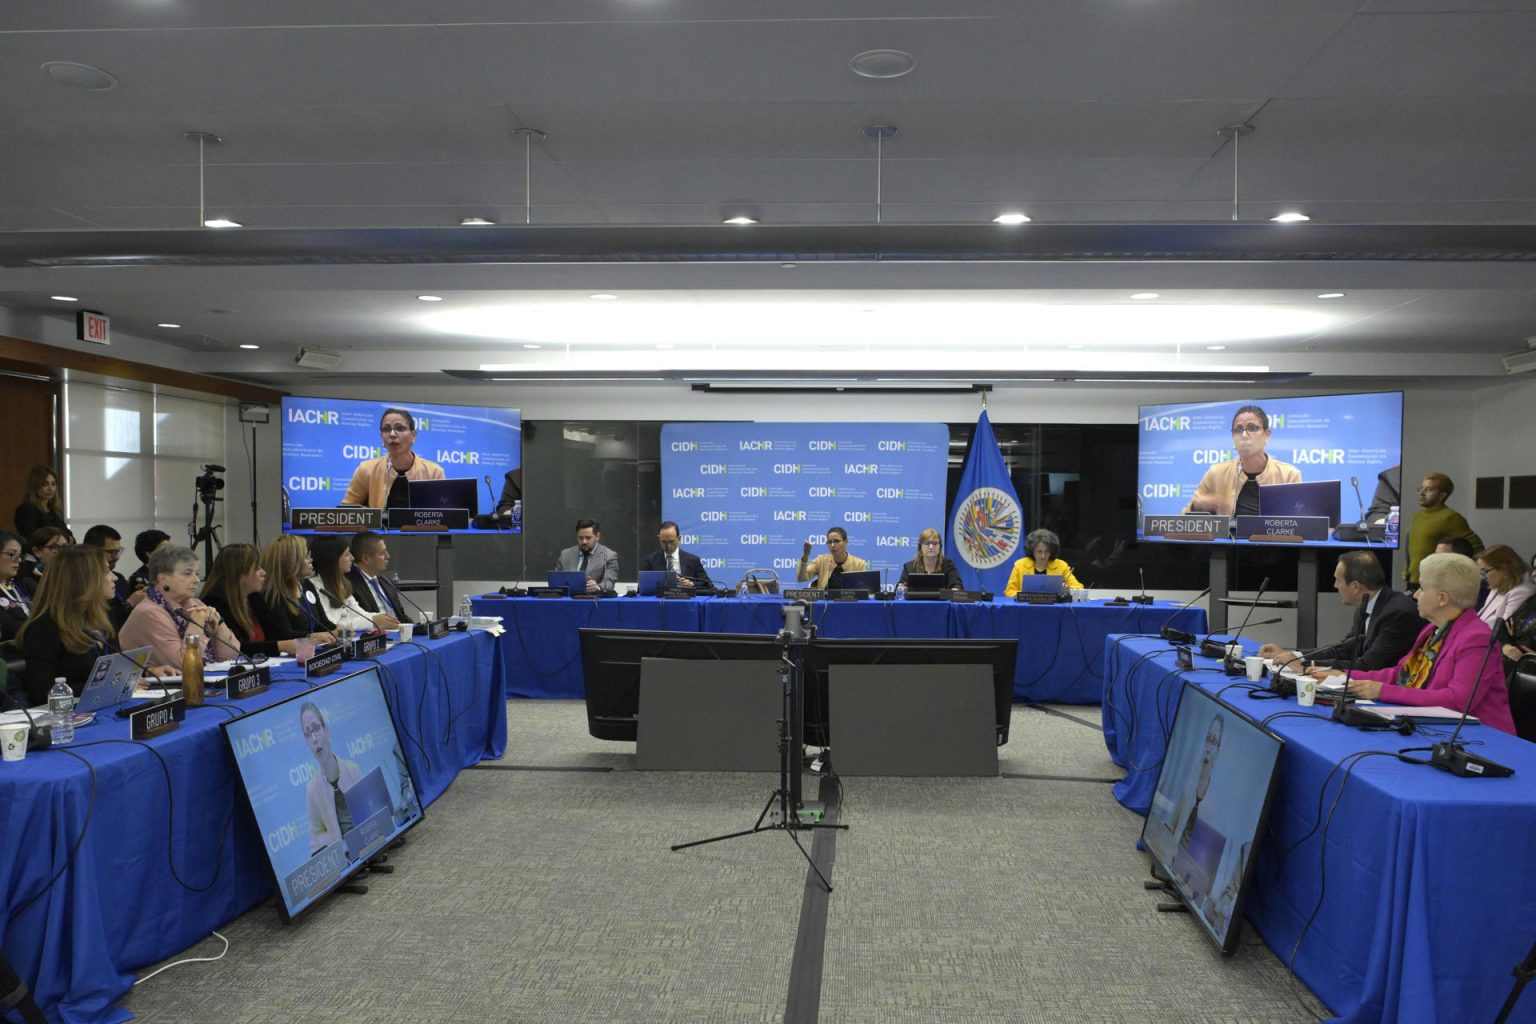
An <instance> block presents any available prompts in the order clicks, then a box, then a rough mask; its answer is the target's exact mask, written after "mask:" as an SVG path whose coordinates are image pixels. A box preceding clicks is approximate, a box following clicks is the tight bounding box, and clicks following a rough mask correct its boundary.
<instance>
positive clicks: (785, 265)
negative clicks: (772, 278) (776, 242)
mask: <svg viewBox="0 0 1536 1024" xmlns="http://www.w3.org/2000/svg"><path fill="white" fill-rule="evenodd" d="M798 266H800V264H798V263H780V264H779V269H780V270H794V269H795V268H796V267H798Z"/></svg>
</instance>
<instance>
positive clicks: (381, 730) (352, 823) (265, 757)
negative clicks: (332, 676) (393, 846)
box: [223, 668, 422, 921]
mask: <svg viewBox="0 0 1536 1024" xmlns="http://www.w3.org/2000/svg"><path fill="white" fill-rule="evenodd" d="M223 726H224V736H225V738H226V739H227V740H228V741H229V748H230V750H231V752H233V754H234V755H235V765H236V767H237V768H238V770H239V773H240V779H241V782H243V783H244V789H245V795H246V799H247V801H248V802H249V804H250V808H251V813H252V814H254V815H255V817H256V824H257V827H258V828H259V829H260V832H261V835H262V838H263V840H264V842H263V844H262V845H263V846H264V847H265V849H266V854H267V862H268V864H269V865H270V866H271V868H272V877H273V881H274V883H275V884H276V887H277V896H278V906H279V907H280V908H281V909H282V913H283V919H284V920H285V921H292V920H293V919H294V918H295V917H296V916H298V915H299V914H301V913H303V912H304V911H305V910H307V909H309V908H310V907H312V906H314V904H315V903H316V902H317V901H318V900H320V899H321V897H323V896H325V894H326V893H328V892H330V891H331V890H332V889H335V888H336V886H338V885H340V884H341V883H342V882H343V881H345V880H346V879H347V877H348V876H350V875H352V874H354V873H355V872H356V871H357V870H358V869H359V868H360V867H361V866H362V865H363V864H364V863H366V862H367V860H368V858H369V857H371V856H373V855H374V854H375V853H377V852H378V851H379V850H381V849H383V848H384V847H385V846H387V845H388V844H389V843H390V842H392V841H393V840H394V839H395V837H396V836H399V835H401V834H402V833H404V832H406V831H407V830H409V829H410V828H411V827H412V826H414V825H415V824H416V823H417V822H419V821H420V820H421V817H422V810H421V802H420V800H418V799H417V796H416V784H415V782H414V780H413V779H412V777H411V772H410V768H409V766H408V765H407V764H406V762H405V753H404V751H403V750H402V749H401V746H400V737H399V734H398V733H397V732H396V731H395V722H394V718H393V717H392V716H391V714H390V709H389V703H388V701H387V700H386V699H385V697H384V688H383V686H382V685H381V684H380V682H379V670H378V669H377V668H367V669H364V670H363V671H361V672H354V673H353V674H352V675H349V676H343V677H342V678H340V679H337V680H336V681H334V682H332V683H328V684H326V685H325V686H320V687H316V688H315V689H312V690H306V691H305V692H303V693H300V694H297V695H295V696H293V697H289V698H288V699H287V700H282V701H278V702H277V703H276V704H269V705H268V706H267V707H264V708H259V709H257V710H255V711H252V712H250V713H249V714H246V715H242V716H241V717H240V718H236V719H233V720H231V721H228V722H224V723H223Z"/></svg>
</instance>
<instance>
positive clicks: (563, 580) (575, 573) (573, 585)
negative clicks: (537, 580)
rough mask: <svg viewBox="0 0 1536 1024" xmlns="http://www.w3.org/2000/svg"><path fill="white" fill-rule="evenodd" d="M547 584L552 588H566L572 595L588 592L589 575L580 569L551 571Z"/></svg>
mask: <svg viewBox="0 0 1536 1024" xmlns="http://www.w3.org/2000/svg"><path fill="white" fill-rule="evenodd" d="M547 582H548V584H549V586H551V587H564V588H565V589H566V590H568V591H570V592H571V593H572V594H585V593H586V592H587V574H586V573H584V572H582V571H581V570H580V569H574V570H566V569H551V570H550V571H549V578H548V581H547Z"/></svg>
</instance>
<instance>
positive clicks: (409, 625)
mask: <svg viewBox="0 0 1536 1024" xmlns="http://www.w3.org/2000/svg"><path fill="white" fill-rule="evenodd" d="M415 631H416V624H415V623H413V622H402V623H400V642H401V643H409V642H410V639H411V634H412V633H414V632H415Z"/></svg>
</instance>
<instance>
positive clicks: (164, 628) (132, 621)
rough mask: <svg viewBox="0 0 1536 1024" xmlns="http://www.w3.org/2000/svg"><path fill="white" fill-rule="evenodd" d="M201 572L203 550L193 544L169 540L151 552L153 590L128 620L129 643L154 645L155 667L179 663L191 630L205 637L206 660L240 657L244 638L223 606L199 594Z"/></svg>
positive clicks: (152, 664) (127, 645) (124, 634)
mask: <svg viewBox="0 0 1536 1024" xmlns="http://www.w3.org/2000/svg"><path fill="white" fill-rule="evenodd" d="M198 577H199V573H198V571H197V555H196V554H194V553H193V552H192V549H191V548H184V547H178V546H176V545H173V544H167V545H165V546H164V547H161V548H159V549H157V550H156V551H155V553H154V554H152V555H150V556H149V590H148V591H146V597H145V599H144V600H143V601H140V602H139V606H138V607H137V608H135V609H134V610H133V614H132V615H129V616H128V621H127V622H125V623H124V624H123V631H122V633H121V634H120V636H121V639H122V644H123V647H124V648H125V649H130V650H131V649H132V648H134V647H149V648H152V649H153V650H152V651H151V653H150V656H149V664H150V667H152V668H153V667H156V666H169V667H172V668H179V667H180V666H181V655H182V651H183V650H184V649H185V647H186V643H187V635H188V633H191V634H192V635H195V636H201V637H202V638H203V660H204V661H229V660H231V659H233V658H236V657H238V656H239V652H240V641H239V640H237V639H235V635H234V634H233V633H231V632H230V631H229V627H227V626H225V625H224V622H223V620H222V619H221V618H220V617H219V613H218V612H216V611H214V610H213V609H212V608H210V607H208V606H207V605H206V604H204V603H203V602H201V601H199V600H198V599H197V589H198V585H199V583H200V582H201V580H200V579H199V578H198Z"/></svg>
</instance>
